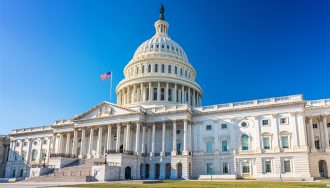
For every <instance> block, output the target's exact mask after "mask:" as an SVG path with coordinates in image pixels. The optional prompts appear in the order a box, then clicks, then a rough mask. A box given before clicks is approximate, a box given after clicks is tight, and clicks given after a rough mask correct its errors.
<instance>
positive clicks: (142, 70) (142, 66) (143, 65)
mask: <svg viewBox="0 0 330 188" xmlns="http://www.w3.org/2000/svg"><path fill="white" fill-rule="evenodd" d="M141 72H142V74H143V73H144V65H142V70H141Z"/></svg>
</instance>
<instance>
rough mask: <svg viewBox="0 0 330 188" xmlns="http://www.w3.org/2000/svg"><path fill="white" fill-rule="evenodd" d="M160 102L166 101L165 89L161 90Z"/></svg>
mask: <svg viewBox="0 0 330 188" xmlns="http://www.w3.org/2000/svg"><path fill="white" fill-rule="evenodd" d="M160 100H162V101H163V100H165V89H164V88H161V89H160Z"/></svg>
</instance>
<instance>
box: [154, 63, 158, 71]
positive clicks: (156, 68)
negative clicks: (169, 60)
mask: <svg viewBox="0 0 330 188" xmlns="http://www.w3.org/2000/svg"><path fill="white" fill-rule="evenodd" d="M155 72H158V65H157V64H155Z"/></svg>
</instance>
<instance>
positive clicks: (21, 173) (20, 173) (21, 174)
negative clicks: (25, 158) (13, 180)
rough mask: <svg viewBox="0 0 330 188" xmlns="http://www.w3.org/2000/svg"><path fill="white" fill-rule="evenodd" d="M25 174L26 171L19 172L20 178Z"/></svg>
mask: <svg viewBox="0 0 330 188" xmlns="http://www.w3.org/2000/svg"><path fill="white" fill-rule="evenodd" d="M23 172H24V170H23V169H21V170H20V172H19V177H23Z"/></svg>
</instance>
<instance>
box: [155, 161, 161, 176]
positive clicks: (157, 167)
mask: <svg viewBox="0 0 330 188" xmlns="http://www.w3.org/2000/svg"><path fill="white" fill-rule="evenodd" d="M159 176H160V164H159V163H156V164H155V179H159Z"/></svg>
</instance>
